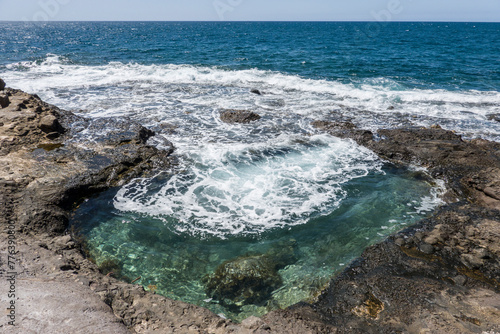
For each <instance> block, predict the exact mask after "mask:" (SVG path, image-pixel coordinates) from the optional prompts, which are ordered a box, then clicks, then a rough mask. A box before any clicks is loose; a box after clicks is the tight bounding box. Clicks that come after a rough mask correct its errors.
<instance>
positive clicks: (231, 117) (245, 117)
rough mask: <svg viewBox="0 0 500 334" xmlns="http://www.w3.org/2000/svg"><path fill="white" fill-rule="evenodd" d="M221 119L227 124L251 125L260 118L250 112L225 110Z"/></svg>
mask: <svg viewBox="0 0 500 334" xmlns="http://www.w3.org/2000/svg"><path fill="white" fill-rule="evenodd" d="M220 119H221V120H222V121H223V122H225V123H243V124H245V123H250V122H253V121H257V120H259V119H260V116H259V115H258V114H256V113H254V112H253V111H248V110H224V111H223V112H221V114H220Z"/></svg>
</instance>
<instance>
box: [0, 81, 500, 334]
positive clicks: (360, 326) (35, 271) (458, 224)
mask: <svg viewBox="0 0 500 334" xmlns="http://www.w3.org/2000/svg"><path fill="white" fill-rule="evenodd" d="M0 83H1V85H0V103H1V107H0V203H1V205H0V225H1V226H2V229H1V231H0V252H1V253H0V279H2V280H7V279H10V278H12V275H13V273H15V275H14V277H13V278H14V279H13V283H14V284H11V287H12V286H13V287H14V290H15V293H14V295H15V297H12V298H11V297H9V296H11V295H12V294H11V293H9V291H8V290H5V291H4V289H2V291H0V303H1V304H2V306H3V305H11V303H12V302H14V303H13V304H12V305H14V306H15V310H14V320H10V321H15V324H16V327H13V326H11V325H9V324H8V321H9V318H8V317H5V318H3V319H2V321H1V322H0V331H2V332H5V333H31V332H34V333H41V332H43V333H95V332H103V333H104V332H105V333H134V332H135V333H150V332H155V333H301V334H302V333H495V332H498V333H500V260H499V259H500V244H499V240H500V144H499V143H494V142H489V141H486V140H481V139H475V140H464V139H463V138H461V137H460V136H458V135H456V134H454V133H453V132H450V131H446V130H443V129H441V128H439V127H438V126H435V127H432V128H429V129H421V128H410V129H395V130H380V131H378V133H376V134H373V133H371V132H369V131H366V130H363V129H357V128H356V126H355V125H354V124H352V123H349V122H342V121H339V122H325V121H317V122H315V123H314V124H313V125H314V126H315V127H316V128H317V129H319V130H321V131H325V132H327V133H330V134H331V135H334V136H338V137H342V138H350V139H352V140H355V141H356V142H357V143H359V144H360V145H363V146H366V147H368V148H370V149H371V150H373V151H374V152H375V153H377V154H378V155H379V156H380V157H381V158H383V159H385V160H387V161H389V162H391V163H393V164H395V165H396V166H407V165H408V164H412V165H418V166H423V167H427V168H428V170H429V172H430V174H431V175H432V176H433V177H435V178H438V179H442V180H444V181H445V183H446V186H447V190H448V192H447V194H446V195H445V198H446V201H447V203H448V204H446V205H444V206H443V207H441V208H440V209H439V210H437V212H435V213H434V215H433V216H432V217H430V218H428V219H426V220H424V221H421V222H420V223H419V224H417V225H415V226H412V227H411V228H408V229H406V230H404V231H401V232H399V233H397V234H396V235H394V236H391V237H389V238H388V239H387V240H385V241H383V242H381V243H379V244H376V245H374V246H371V247H369V248H368V249H366V250H365V252H364V253H363V254H362V256H361V257H360V258H359V259H357V260H356V261H355V262H354V263H352V264H351V265H350V266H349V267H348V268H347V269H346V270H345V271H344V272H343V273H342V274H341V275H339V276H338V277H335V278H333V279H332V281H331V282H330V285H329V287H328V288H326V289H325V290H324V291H323V292H322V294H321V295H320V296H319V297H318V299H317V300H316V301H315V302H313V303H311V304H307V303H300V304H297V305H294V306H292V307H290V308H288V309H285V310H279V311H273V312H271V313H269V314H267V315H266V316H264V317H262V318H261V319H259V318H256V317H251V318H249V319H246V320H245V321H243V322H242V323H241V324H235V323H233V322H231V321H229V320H226V319H223V318H221V317H220V316H218V315H215V314H213V313H212V312H210V311H208V310H207V309H204V308H202V307H198V306H194V305H189V304H187V303H183V302H181V301H174V300H170V299H168V298H166V297H162V296H159V295H156V294H154V293H151V292H147V291H145V290H144V289H143V288H142V287H140V286H138V285H133V284H129V283H125V282H121V281H119V280H117V279H115V278H114V277H112V275H109V274H108V275H106V274H104V273H102V272H101V270H100V269H99V268H98V267H97V266H96V265H95V264H94V263H92V262H91V261H89V260H88V259H86V258H85V256H84V254H83V252H82V250H81V249H80V247H79V242H78V240H75V236H72V235H71V234H70V233H69V231H68V222H69V216H70V214H71V211H72V210H73V209H74V208H75V207H76V206H77V205H78V204H79V203H80V202H81V201H83V200H85V198H88V197H89V196H92V195H93V194H96V193H98V192H100V191H103V190H105V189H107V188H109V187H113V186H119V185H121V184H124V183H125V182H127V181H128V180H130V179H131V178H133V177H137V176H139V175H145V174H147V173H148V172H150V171H153V170H155V169H157V168H162V169H167V168H169V166H170V165H171V164H172V163H174V161H173V159H172V158H171V156H170V154H171V153H172V151H173V147H172V145H171V144H169V143H168V142H167V141H165V142H164V145H163V146H164V147H170V149H166V150H158V149H156V148H154V147H153V146H151V145H148V140H149V139H150V138H151V137H153V136H154V133H153V132H152V131H150V130H148V129H146V128H144V127H142V126H141V125H139V124H136V123H134V122H132V121H130V120H127V119H120V120H116V119H104V120H103V119H101V120H89V119H85V118H83V117H80V116H77V115H75V114H73V113H71V112H68V111H64V110H61V109H59V108H57V107H55V106H52V105H49V104H47V103H45V102H43V101H41V100H40V99H39V98H38V97H37V96H36V95H30V94H27V93H24V92H22V91H19V90H14V89H10V88H5V85H4V83H3V81H2V82H0ZM229 116H231V117H230V118H229V121H230V122H235V121H234V120H233V118H234V115H233V114H230V115H229ZM244 116H245V120H247V119H249V118H248V117H247V116H248V115H244ZM251 116H253V115H251ZM257 120H258V118H257V117H251V119H250V121H257ZM97 130H99V131H97ZM104 130H105V131H104ZM87 132H90V133H92V134H95V133H102V134H101V135H94V136H93V137H92V138H91V139H89V138H87V137H85V133H87ZM85 138H87V139H85ZM9 237H10V238H11V239H9ZM9 240H15V244H14V243H12V244H9ZM9 246H11V247H13V248H9ZM11 250H13V252H12V255H11V254H10V251H11ZM9 255H10V256H11V257H10V258H9ZM11 260H13V261H14V263H13V265H12V266H11V263H12V262H11ZM8 288H9V287H7V289H8Z"/></svg>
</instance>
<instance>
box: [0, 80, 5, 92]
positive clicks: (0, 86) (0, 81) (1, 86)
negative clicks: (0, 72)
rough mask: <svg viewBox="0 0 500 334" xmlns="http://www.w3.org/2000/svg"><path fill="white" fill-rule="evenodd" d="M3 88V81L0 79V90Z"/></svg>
mask: <svg viewBox="0 0 500 334" xmlns="http://www.w3.org/2000/svg"><path fill="white" fill-rule="evenodd" d="M4 89H5V81H3V80H2V79H0V90H4Z"/></svg>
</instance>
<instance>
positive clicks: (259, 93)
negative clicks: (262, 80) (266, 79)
mask: <svg viewBox="0 0 500 334" xmlns="http://www.w3.org/2000/svg"><path fill="white" fill-rule="evenodd" d="M250 93H253V94H256V95H262V92H261V91H260V90H258V89H256V88H254V89H252V90H250Z"/></svg>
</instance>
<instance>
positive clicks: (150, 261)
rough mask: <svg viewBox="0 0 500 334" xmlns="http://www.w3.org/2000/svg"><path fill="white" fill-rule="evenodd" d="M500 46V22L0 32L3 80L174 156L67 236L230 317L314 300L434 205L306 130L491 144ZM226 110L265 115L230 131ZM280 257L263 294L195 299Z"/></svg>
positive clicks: (362, 156)
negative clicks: (339, 128) (328, 125)
mask: <svg viewBox="0 0 500 334" xmlns="http://www.w3.org/2000/svg"><path fill="white" fill-rule="evenodd" d="M499 36H500V24H498V23H441V22H440V23H411V22H405V23H397V22H394V23H387V22H371V23H363V22H356V23H349V22H295V23H292V22H274V23H273V22H192V23H190V22H54V23H10V22H0V77H1V78H3V79H4V80H5V81H6V82H7V85H8V86H10V87H13V88H19V89H23V90H25V91H28V92H31V93H36V94H38V95H39V96H40V97H41V98H42V99H44V100H45V101H47V102H50V103H53V104H55V105H57V106H59V107H61V108H63V109H67V110H72V111H74V112H75V113H77V114H80V115H82V116H85V117H88V118H90V119H97V118H108V117H128V118H130V119H132V120H135V121H138V122H140V123H141V124H142V125H144V126H146V127H148V128H150V129H152V130H154V131H155V132H156V134H157V136H156V139H155V138H153V139H152V140H151V142H150V144H151V145H156V146H157V147H159V148H162V147H163V146H162V145H163V144H162V143H164V141H162V140H159V138H161V137H163V138H165V139H167V140H169V141H171V142H172V143H173V144H174V146H175V147H176V151H175V153H174V154H175V155H176V157H177V158H178V165H177V166H175V167H174V170H173V171H158V173H157V174H156V175H155V176H154V177H150V178H141V179H136V180H133V181H131V182H130V183H129V184H127V185H125V186H123V187H120V188H118V189H111V190H110V191H108V192H106V193H104V194H103V195H101V196H98V197H96V198H93V199H91V200H89V201H88V202H86V203H84V204H83V205H82V206H81V207H80V209H79V210H78V211H77V212H76V213H75V217H74V219H73V224H75V225H77V226H78V227H79V228H80V229H81V230H82V231H83V233H85V234H86V236H87V238H88V241H89V246H90V247H91V253H92V257H93V258H94V260H95V261H96V262H97V264H98V265H103V264H108V265H109V264H110V263H112V264H114V265H115V267H119V268H120V271H121V273H120V275H121V276H122V277H123V279H135V278H136V277H139V276H140V277H141V279H140V280H139V281H137V284H142V285H143V286H145V287H146V288H147V289H150V290H154V291H156V292H157V293H161V294H164V295H166V296H169V297H171V298H176V299H182V300H185V301H188V302H192V303H196V304H198V305H202V306H205V307H208V308H210V309H211V310H213V311H214V312H216V313H221V314H224V315H225V316H228V317H231V318H233V319H236V320H241V319H243V318H244V317H246V316H248V315H251V314H255V315H261V314H263V313H265V312H267V311H269V310H272V309H276V308H280V307H286V306H289V305H291V304H293V303H296V302H298V301H300V300H310V299H311V298H313V297H314V296H315V295H317V293H318V291H319V290H320V289H321V288H323V287H324V286H325V284H327V283H328V280H329V279H330V278H331V277H332V276H333V275H334V274H335V273H338V272H340V271H341V270H342V268H345V266H346V265H347V264H348V263H349V261H351V260H352V259H354V258H355V257H357V256H359V255H360V254H361V252H362V250H363V249H364V248H365V247H367V246H368V245H370V244H373V243H374V242H377V241H379V240H381V239H383V238H384V237H386V236H387V235H388V234H390V233H394V232H395V231H398V230H400V229H401V228H403V227H404V226H408V225H409V224H412V223H414V222H416V221H418V220H419V219H422V218H424V217H426V216H428V215H429V214H430V213H431V212H432V211H433V210H434V209H435V208H436V207H437V206H438V205H440V203H441V201H440V198H439V195H440V193H441V192H442V186H441V183H440V182H439V181H436V182H430V181H427V182H425V181H422V180H425V179H426V178H425V177H421V174H422V173H425V170H423V169H421V168H418V167H416V166H414V167H412V168H410V169H408V170H397V169H395V168H394V167H393V166H391V165H389V164H387V163H386V162H384V161H381V160H380V159H379V158H378V157H377V156H376V155H375V154H373V152H370V151H369V150H367V149H366V148H363V147H360V146H357V145H356V144H355V143H354V142H352V141H349V140H341V139H338V138H334V137H330V136H327V135H325V134H322V133H320V132H319V131H317V130H316V129H314V128H313V127H312V126H311V123H312V121H315V120H327V121H351V122H353V123H354V124H356V125H357V126H359V127H361V128H365V129H369V130H372V131H376V130H377V129H380V128H395V127H408V126H410V127H411V126H417V127H420V126H431V125H435V124H437V125H440V126H441V127H443V128H445V129H449V130H453V131H456V132H457V133H458V134H461V135H463V136H464V137H465V138H485V139H489V140H494V141H500V38H499ZM252 91H253V92H252ZM256 92H258V93H259V94H256ZM227 109H238V110H249V111H253V112H255V113H258V114H259V115H260V116H261V119H260V120H259V121H256V122H253V123H250V124H245V125H230V124H226V123H223V122H222V121H221V120H220V117H219V115H220V112H222V111H224V110H227ZM93 131H103V133H105V131H106V129H101V130H99V129H97V128H95V129H94V130H93ZM101 134H102V133H101ZM96 135H97V134H96V133H92V132H89V131H81V132H79V134H78V135H77V137H76V138H74V139H73V141H74V142H75V144H77V145H80V146H82V147H85V146H87V145H90V144H91V142H92V141H93V140H94V137H95V136H96ZM419 175H420V176H419ZM284 245H286V246H284ZM277 249H287V250H288V251H289V252H291V253H290V254H287V257H286V258H287V259H288V261H289V262H288V263H285V264H283V265H280V266H279V270H278V271H277V273H276V274H278V275H279V276H280V278H279V279H278V280H274V282H280V284H278V285H277V286H274V287H272V288H273V290H272V292H269V293H268V295H264V296H260V297H259V298H254V299H253V301H248V300H245V299H244V298H243V299H242V298H235V300H232V301H231V297H227V298H223V297H221V296H219V295H216V294H214V293H213V292H211V291H210V290H209V289H207V287H206V281H207V277H211V275H213V272H214V271H215V270H216V268H217V266H219V265H220V264H222V263H224V262H225V261H232V260H237V259H241V258H242V257H245V256H259V254H260V255H262V254H267V255H269V254H276V252H277ZM292 253H293V254H292ZM115 271H117V270H116V269H115Z"/></svg>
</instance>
